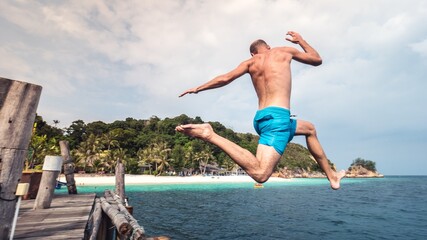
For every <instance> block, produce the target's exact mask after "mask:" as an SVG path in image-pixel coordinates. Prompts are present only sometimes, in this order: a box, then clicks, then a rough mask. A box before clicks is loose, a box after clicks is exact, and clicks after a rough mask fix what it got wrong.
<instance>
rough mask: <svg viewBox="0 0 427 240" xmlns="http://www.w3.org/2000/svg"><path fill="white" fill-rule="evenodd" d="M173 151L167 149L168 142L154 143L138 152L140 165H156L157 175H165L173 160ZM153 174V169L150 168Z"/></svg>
mask: <svg viewBox="0 0 427 240" xmlns="http://www.w3.org/2000/svg"><path fill="white" fill-rule="evenodd" d="M171 153H172V149H170V148H168V147H167V143H166V142H158V143H152V144H150V146H148V148H145V149H143V150H141V149H140V150H139V151H138V154H137V155H138V159H139V161H138V163H139V165H140V166H143V165H147V164H150V163H152V162H153V163H155V164H156V167H155V169H156V171H157V175H160V174H162V173H163V171H164V170H165V169H166V168H167V167H169V165H170V164H169V162H170V161H172V160H173V159H172V158H171ZM150 174H151V167H150Z"/></svg>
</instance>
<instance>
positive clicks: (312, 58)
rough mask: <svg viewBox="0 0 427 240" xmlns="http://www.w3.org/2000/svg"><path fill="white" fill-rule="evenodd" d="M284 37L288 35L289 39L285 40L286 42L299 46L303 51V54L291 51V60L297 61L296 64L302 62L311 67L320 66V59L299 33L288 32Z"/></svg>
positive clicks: (294, 50)
mask: <svg viewBox="0 0 427 240" xmlns="http://www.w3.org/2000/svg"><path fill="white" fill-rule="evenodd" d="M286 35H289V36H291V37H289V38H286V40H288V41H290V42H292V43H295V44H298V45H300V47H301V48H302V49H303V50H304V52H300V51H298V50H296V49H293V50H292V51H291V53H292V55H293V58H294V59H295V60H297V61H298V62H302V63H305V64H310V65H313V66H319V65H320V64H322V58H321V57H320V55H319V53H318V52H317V51H316V50H315V49H314V48H313V47H311V46H310V45H309V44H308V43H307V42H306V41H305V40H304V39H303V38H302V37H301V35H300V34H299V33H297V32H293V31H289V32H288V33H287V34H286Z"/></svg>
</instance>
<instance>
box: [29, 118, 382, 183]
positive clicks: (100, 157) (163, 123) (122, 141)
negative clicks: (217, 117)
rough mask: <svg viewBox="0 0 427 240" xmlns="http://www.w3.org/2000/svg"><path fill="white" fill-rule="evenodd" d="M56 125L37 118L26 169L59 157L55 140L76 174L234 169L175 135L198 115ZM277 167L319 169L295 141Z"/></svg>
mask: <svg viewBox="0 0 427 240" xmlns="http://www.w3.org/2000/svg"><path fill="white" fill-rule="evenodd" d="M58 123H59V121H58V120H55V121H54V122H53V124H54V126H51V125H49V124H47V123H46V122H45V121H43V118H42V117H41V116H37V117H36V121H35V127H34V131H33V136H32V139H31V143H30V147H29V149H30V150H29V155H28V157H27V160H26V169H40V168H41V166H42V164H43V159H44V157H45V156H46V155H59V154H60V152H59V147H58V145H59V144H58V142H59V141H60V140H67V141H68V142H69V145H70V149H71V154H72V156H73V159H74V162H75V164H76V171H85V172H86V173H99V172H104V173H113V172H114V167H115V165H116V163H117V161H118V160H121V161H122V162H123V163H124V165H125V168H126V172H127V173H132V174H154V175H164V174H167V173H170V172H175V173H176V174H178V173H181V172H184V173H204V172H205V171H206V168H207V166H215V167H217V168H220V169H222V170H223V171H236V170H237V169H238V166H237V165H236V164H235V163H234V162H233V161H232V160H231V159H230V157H228V155H227V154H225V153H224V152H223V151H222V150H220V149H219V148H218V147H216V146H214V145H211V144H208V143H205V142H203V141H201V140H199V139H194V138H189V137H187V136H185V135H183V134H181V133H178V132H176V131H175V127H176V126H177V125H179V124H186V123H203V120H202V119H201V118H200V117H196V118H190V117H188V116H186V115H184V114H183V115H180V116H177V117H174V118H165V119H160V118H158V117H156V116H153V117H151V118H150V119H146V120H137V119H134V118H126V119H125V120H124V121H123V120H118V121H114V122H112V123H104V122H102V121H95V122H91V123H87V124H86V123H85V122H84V121H82V120H76V121H74V122H72V123H71V125H70V126H69V127H67V128H65V129H59V128H57V127H56V125H57V124H58ZM210 124H211V125H212V127H213V128H214V130H215V131H216V132H217V133H218V134H220V135H221V136H224V137H225V138H227V139H229V140H231V141H233V142H235V143H237V144H238V145H240V146H242V147H244V148H246V149H248V150H249V151H251V152H252V153H255V152H256V149H257V143H258V136H256V135H254V134H250V133H236V132H234V131H233V130H231V129H228V128H226V127H225V126H224V125H222V124H221V123H219V122H210ZM374 167H375V164H374ZM277 168H278V169H276V170H279V169H280V168H287V169H288V170H295V169H303V170H306V171H320V169H319V166H318V165H317V163H316V162H315V161H314V159H313V157H312V156H311V155H310V153H309V151H308V150H307V149H306V148H305V147H303V146H301V145H299V144H295V143H290V144H289V145H288V148H287V149H286V152H285V154H284V155H283V157H282V158H281V160H280V162H279V164H278V166H277Z"/></svg>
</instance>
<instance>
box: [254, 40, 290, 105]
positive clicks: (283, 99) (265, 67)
mask: <svg viewBox="0 0 427 240" xmlns="http://www.w3.org/2000/svg"><path fill="white" fill-rule="evenodd" d="M287 49H288V48H285V47H281V48H273V49H269V48H263V49H262V50H261V51H259V52H258V53H257V54H255V55H254V56H253V57H252V58H251V59H250V60H249V62H250V63H249V74H250V75H251V78H252V83H253V85H254V88H255V91H256V93H257V96H258V109H263V108H266V107H268V106H278V107H283V108H287V109H289V108H290V95H291V70H290V63H291V60H292V55H291V54H290V53H289V51H287Z"/></svg>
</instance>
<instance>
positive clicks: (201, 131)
mask: <svg viewBox="0 0 427 240" xmlns="http://www.w3.org/2000/svg"><path fill="white" fill-rule="evenodd" d="M175 130H176V131H178V132H181V133H183V134H185V135H188V136H190V137H195V138H200V139H202V140H205V141H209V140H210V139H211V137H212V136H213V134H214V131H213V129H212V126H211V125H209V124H208V123H203V124H186V125H179V126H177V127H176V128H175Z"/></svg>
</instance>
